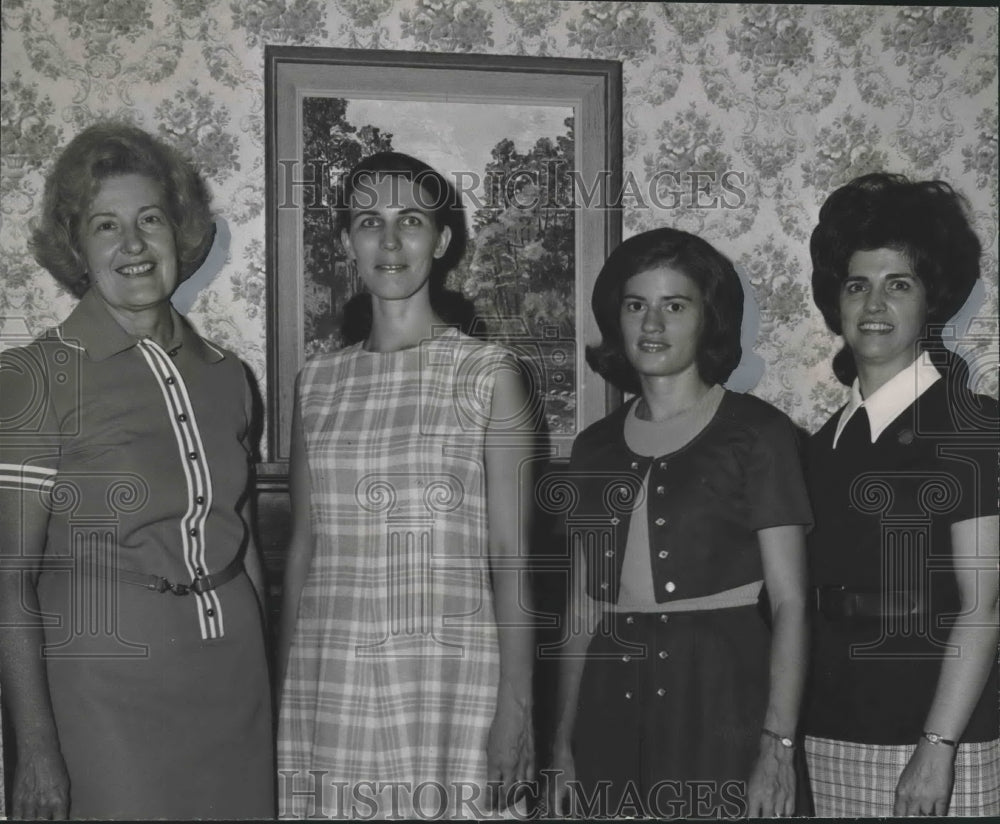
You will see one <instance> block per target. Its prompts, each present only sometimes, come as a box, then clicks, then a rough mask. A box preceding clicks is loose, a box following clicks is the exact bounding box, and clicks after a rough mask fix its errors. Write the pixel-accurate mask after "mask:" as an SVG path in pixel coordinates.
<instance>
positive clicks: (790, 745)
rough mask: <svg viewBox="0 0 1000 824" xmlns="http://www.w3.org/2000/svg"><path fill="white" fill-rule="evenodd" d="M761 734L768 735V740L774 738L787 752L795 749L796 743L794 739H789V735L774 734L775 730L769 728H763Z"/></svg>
mask: <svg viewBox="0 0 1000 824" xmlns="http://www.w3.org/2000/svg"><path fill="white" fill-rule="evenodd" d="M761 732H762V733H764V735H766V736H767V737H768V738H773V739H774V740H775V741H777V742H778V743H779V744H781V746H782V747H784V748H785V749H786V750H793V749H795V742H794V741H792V739H791V738H789V737H788V736H787V735H778V733H776V732H774V731H773V730H769V729H768V728H767V727H763V728H762V729H761Z"/></svg>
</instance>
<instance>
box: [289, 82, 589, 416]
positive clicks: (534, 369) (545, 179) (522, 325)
mask: <svg viewBox="0 0 1000 824" xmlns="http://www.w3.org/2000/svg"><path fill="white" fill-rule="evenodd" d="M455 105H456V107H461V106H465V107H468V106H470V105H474V104H455ZM348 107H349V101H348V100H345V99H342V98H334V97H311V98H306V99H305V101H304V103H303V158H304V161H305V167H306V171H305V176H306V179H309V176H310V174H312V175H314V176H315V177H314V178H313V179H314V180H319V179H320V177H319V176H322V180H323V183H324V186H322V187H321V188H317V190H316V191H317V192H320V191H321V192H322V197H319V196H317V197H315V198H314V202H313V203H309V202H308V199H307V202H306V204H305V206H306V208H305V209H304V227H303V245H304V265H305V267H306V271H305V273H304V279H303V282H304V284H305V297H304V300H305V304H306V305H305V352H306V356H307V357H311V356H313V355H315V354H317V353H320V352H328V351H332V350H334V349H337V348H339V347H340V346H342V345H343V344H344V341H343V338H342V337H341V335H340V331H339V329H340V325H341V321H342V318H341V310H342V308H343V306H344V304H345V303H346V302H347V301H348V300H349V299H350V298H351V297H352V296H353V295H354V294H355V293H356V291H357V290H358V288H359V287H360V284H358V283H356V282H353V280H352V278H351V276H350V275H349V274H348V267H347V265H346V259H345V257H344V252H343V249H342V248H341V245H340V243H339V239H338V238H336V237H335V228H334V214H333V212H332V210H331V208H330V207H331V206H333V200H334V192H335V190H336V185H337V182H338V178H339V176H340V175H341V174H343V173H344V172H346V171H347V170H349V169H350V168H351V167H352V166H353V165H354V164H355V163H357V162H358V161H359V160H361V159H362V158H363V157H366V156H367V155H369V154H373V153H374V152H378V151H385V150H391V149H396V150H398V151H407V146H406V145H404V144H405V139H404V138H402V137H400V138H399V141H398V142H399V143H400V145H395V144H394V138H395V137H397V135H398V132H397V130H396V129H393V131H392V132H389V131H386V130H384V129H380V128H378V127H376V126H373V125H371V124H364V123H361V124H359V123H352V122H351V121H350V119H349V117H348ZM455 116H456V117H468V116H469V112H468V111H464V112H460V111H456V113H455ZM554 122H556V123H557V122H558V119H555V120H554ZM563 126H564V129H565V131H564V132H563V133H562V134H558V135H553V136H542V137H538V138H537V139H535V141H534V143H533V145H531V146H530V147H529V148H527V149H524V150H519V149H518V143H517V142H516V138H517V137H518V136H517V135H513V136H505V137H501V138H500V139H499V140H497V141H496V143H495V145H494V146H493V148H492V150H491V151H490V154H489V157H488V158H487V157H483V158H482V161H481V162H482V166H481V167H480V168H478V169H468V167H467V162H466V165H465V166H463V164H462V163H461V162H460V161H457V160H456V162H455V165H454V167H453V168H451V169H448V168H439V171H441V172H442V173H443V174H444V175H445V176H446V177H447V176H448V175H449V174H450V173H455V172H456V171H457V170H459V169H462V170H463V171H473V172H475V173H476V174H477V175H478V176H479V179H480V180H481V181H482V187H481V189H480V190H479V191H480V193H481V195H482V196H481V197H479V198H478V199H473V198H469V199H468V201H467V203H466V209H467V219H468V221H469V230H470V231H469V242H468V246H467V250H466V254H465V256H464V258H463V259H462V260H461V261H460V262H459V263H458V264H457V265H456V266H455V267H454V269H453V270H452V271H451V272H450V273H449V276H448V281H447V286H448V288H450V289H453V290H455V291H458V292H461V294H462V295H464V297H465V298H466V299H468V300H469V301H471V302H472V304H474V306H475V313H476V322H475V323H474V324H473V328H474V330H475V332H476V333H477V334H480V335H482V336H483V337H488V338H491V339H495V340H499V341H501V342H505V343H507V344H508V345H510V346H511V347H512V348H513V349H514V350H515V352H517V353H519V354H520V356H521V357H522V359H523V360H527V361H530V363H529V367H530V369H529V371H530V372H531V373H532V374H533V375H534V376H535V377H536V378H537V383H536V385H535V387H534V389H535V391H536V392H538V393H539V394H540V395H541V396H542V398H543V402H544V408H545V417H546V421H547V423H548V427H549V430H550V431H551V432H554V433H573V432H575V427H576V385H577V383H576V373H575V370H576V357H575V354H574V350H573V346H574V345H575V341H576V317H575V289H576V277H575V272H576V261H575V255H574V250H575V223H574V211H573V208H572V192H573V181H572V176H571V172H572V170H573V168H574V151H575V149H574V140H573V118H572V117H568V118H566V119H565V120H564V121H563ZM522 143H523V140H522ZM485 145H489V144H488V143H487V144H485ZM484 151H485V150H484Z"/></svg>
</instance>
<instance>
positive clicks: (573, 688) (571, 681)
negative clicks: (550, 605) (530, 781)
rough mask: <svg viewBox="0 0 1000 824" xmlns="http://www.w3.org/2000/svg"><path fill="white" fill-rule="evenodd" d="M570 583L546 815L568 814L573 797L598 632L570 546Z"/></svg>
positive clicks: (577, 554) (580, 561)
mask: <svg viewBox="0 0 1000 824" xmlns="http://www.w3.org/2000/svg"><path fill="white" fill-rule="evenodd" d="M569 560H570V581H569V592H568V593H567V606H566V625H565V628H564V631H563V638H564V639H565V642H564V644H563V646H562V649H561V650H560V651H559V681H558V684H557V687H556V712H557V713H558V717H557V718H556V729H555V733H554V735H553V740H552V764H551V771H552V774H551V775H550V776H549V788H548V789H549V799H548V806H549V809H548V814H549V815H550V816H557V815H570V814H572V813H573V812H574V810H573V797H572V794H570V795H569V797H567V793H570V792H571V791H570V790H569V789H568V788H567V786H566V783H567V782H569V781H575V780H576V766H575V764H574V761H573V750H572V741H573V729H574V727H575V726H576V708H577V705H578V704H579V701H580V681H581V680H582V678H583V667H584V664H585V663H586V656H587V649H588V647H589V646H590V642H591V640H592V639H593V637H594V633H595V632H596V631H597V621H598V617H599V612H600V610H599V607H598V604H597V603H596V602H595V601H592V600H591V599H590V598H589V597H588V596H587V587H586V567H585V565H586V559H585V558H584V557H583V554H582V552H581V551H579V548H578V547H570V559H569Z"/></svg>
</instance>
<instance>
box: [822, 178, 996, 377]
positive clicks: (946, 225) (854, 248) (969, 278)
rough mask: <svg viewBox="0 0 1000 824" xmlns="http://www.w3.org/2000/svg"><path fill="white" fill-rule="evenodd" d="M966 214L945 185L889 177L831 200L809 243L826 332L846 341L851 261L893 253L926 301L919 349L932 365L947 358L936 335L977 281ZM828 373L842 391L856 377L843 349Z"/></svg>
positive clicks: (975, 245)
mask: <svg viewBox="0 0 1000 824" xmlns="http://www.w3.org/2000/svg"><path fill="white" fill-rule="evenodd" d="M966 208H967V207H966V204H965V200H964V198H962V196H961V195H959V194H958V193H957V192H956V191H955V190H954V189H952V187H951V186H949V185H948V184H947V183H945V182H944V181H941V180H926V181H911V180H909V179H907V178H906V177H904V176H903V175H897V174H888V173H886V172H876V173H874V174H868V175H863V176H862V177H858V178H855V179H854V180H852V181H851V182H850V183H848V184H846V185H845V186H841V187H840V188H839V189H837V190H836V191H835V192H833V194H831V195H830V196H829V197H828V198H827V199H826V201H825V202H824V203H823V206H822V207H821V208H820V211H819V223H818V225H817V226H816V228H815V229H814V230H813V233H812V237H811V238H810V241H809V252H810V254H811V256H812V267H813V271H812V290H813V300H814V301H815V303H816V306H817V307H818V308H819V310H820V312H822V313H823V319H824V320H825V321H826V325H827V326H828V327H829V328H830V330H831V331H832V332H833V333H834V334H837V335H840V334H843V328H842V325H841V318H840V293H841V289H842V287H843V283H844V281H845V280H846V279H847V270H848V266H849V264H850V261H851V256H852V255H853V254H854V253H855V252H858V251H868V250H872V249H894V250H896V251H898V252H900V253H901V254H903V255H905V256H906V257H907V258H908V260H909V261H910V265H911V266H912V267H913V273H914V274H915V275H916V276H917V277H918V278H919V279H920V282H921V283H922V284H923V286H924V290H925V293H926V295H927V327H928V329H927V333H926V335H925V338H924V340H923V343H922V345H923V348H924V349H925V350H926V351H928V352H929V353H930V354H931V355H932V357H933V358H935V359H936V358H945V357H947V356H946V352H945V349H944V343H943V342H942V341H941V339H940V334H939V333H938V332H937V329H939V328H940V325H942V324H944V323H946V322H947V321H948V320H949V319H950V318H951V317H952V316H953V315H955V313H956V312H958V310H959V309H961V308H962V305H963V304H964V303H965V301H966V299H967V298H968V297H969V294H970V293H971V292H972V289H973V287H974V286H975V283H976V281H977V280H978V279H979V258H980V254H981V252H982V247H981V245H980V243H979V238H977V237H976V233H975V232H974V231H973V229H972V226H971V225H970V223H969V219H968V216H967V211H966ZM833 371H834V374H835V375H836V376H837V379H838V380H840V382H841V383H844V384H847V385H850V384H851V383H852V382H853V380H854V378H855V377H856V375H857V366H856V364H855V362H854V356H853V354H852V353H851V350H850V349H849V348H848V347H847V346H845V347H844V348H843V349H841V350H840V352H838V353H837V355H836V356H835V357H834V360H833Z"/></svg>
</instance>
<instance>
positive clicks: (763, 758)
mask: <svg viewBox="0 0 1000 824" xmlns="http://www.w3.org/2000/svg"><path fill="white" fill-rule="evenodd" d="M794 752H795V751H794V750H792V749H790V748H789V747H785V746H782V744H781V743H780V742H778V741H776V740H775V739H773V738H771V737H770V736H766V735H761V737H760V753H758V755H757V761H756V763H755V764H754V767H753V772H751V773H750V783H749V784H748V785H747V816H748V817H750V818H778V817H780V816H785V815H792V814H794V812H795V766H794V764H793V754H794Z"/></svg>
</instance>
